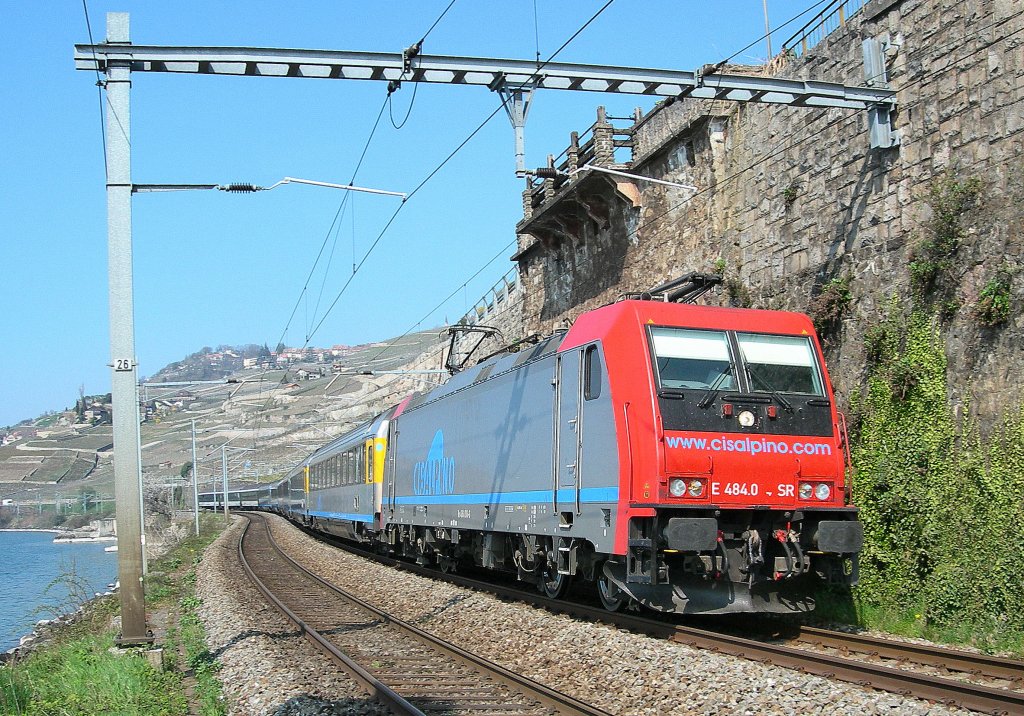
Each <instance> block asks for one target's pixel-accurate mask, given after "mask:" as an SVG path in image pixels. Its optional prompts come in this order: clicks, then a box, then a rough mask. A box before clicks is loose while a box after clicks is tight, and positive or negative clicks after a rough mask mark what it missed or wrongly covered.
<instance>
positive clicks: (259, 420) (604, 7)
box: [253, 0, 614, 445]
mask: <svg viewBox="0 0 1024 716" xmlns="http://www.w3.org/2000/svg"><path fill="white" fill-rule="evenodd" d="M612 2H614V0H607V2H606V3H605V4H604V5H602V6H601V8H600V9H598V10H597V12H595V13H594V14H593V15H592V16H591V17H590V18H589V19H588V20H587V21H586V22H585V23H583V25H582V26H581V27H580V28H579V29H578V30H576V32H574V33H573V34H572V36H570V37H569V39H568V40H566V41H565V42H563V43H562V45H561V46H560V47H559V48H558V49H557V50H555V51H554V52H553V53H552V54H551V55H550V56H549V57H548V59H547V60H546V61H545V62H543V63H541V65H540V66H539V67H538V69H537V72H538V73H539V72H540V70H541V69H543V67H544V66H545V65H547V64H548V63H550V62H551V61H552V60H554V58H555V57H557V56H558V54H559V53H561V52H562V50H564V49H565V48H566V47H568V46H569V44H570V43H571V42H572V41H573V40H574V39H576V38H577V37H578V36H579V35H580V33H582V32H583V30H585V29H586V28H587V27H588V26H590V24H591V23H593V22H594V20H596V19H597V17H599V16H600V15H601V14H602V13H603V12H604V11H605V10H607V9H608V7H609V6H610V5H611V4H612ZM451 4H454V0H453V2H452V3H451ZM451 4H449V6H448V8H446V9H445V12H447V10H448V9H450V7H451ZM443 16H444V13H442V17H443ZM439 21H440V19H439V20H438V21H435V23H434V25H432V26H431V28H430V30H428V32H427V34H429V32H430V31H432V30H433V28H434V27H435V26H436V25H437V22H439ZM425 37H426V35H424V38H425ZM386 102H387V99H385V103H386ZM505 104H506V102H505V100H503V101H502V102H501V104H499V105H498V107H497V108H495V110H494V111H493V112H491V114H490V115H488V116H487V118H486V119H484V120H483V122H481V123H480V124H479V125H478V126H477V127H476V129H474V130H473V131H472V132H471V133H470V134H469V136H468V137H466V139H464V140H463V141H462V142H461V143H460V144H459V145H458V146H457V147H456V148H455V149H454V150H453V151H452V152H451V153H449V155H448V156H447V157H445V159H444V160H442V161H441V163H440V164H438V165H437V166H436V167H435V168H434V169H433V170H432V171H431V172H430V173H429V174H428V175H427V176H426V177H425V178H424V179H423V180H422V181H421V182H420V183H419V184H418V185H417V186H416V187H415V188H414V189H413V190H412V191H411V192H409V194H408V195H407V197H406V201H403V202H402V204H400V205H399V206H398V207H397V208H396V210H395V212H394V213H393V214H392V215H391V217H390V218H389V219H388V221H387V223H386V224H385V226H384V228H383V229H382V230H381V231H380V233H379V234H378V235H377V238H376V239H375V240H374V241H373V243H372V244H371V246H370V248H369V249H368V250H367V251H366V253H365V254H364V255H363V258H362V259H361V260H360V261H359V263H358V264H356V267H355V270H354V271H353V272H352V275H351V276H349V277H348V279H347V280H346V281H345V283H344V285H343V286H342V288H341V290H340V291H339V292H338V294H337V295H336V296H335V298H334V300H333V301H332V302H331V305H330V306H329V307H328V309H327V310H326V311H325V313H324V315H323V317H322V318H321V319H320V321H319V322H318V323H317V324H316V326H315V327H313V329H312V330H311V331H309V334H308V335H307V336H306V338H305V341H304V343H303V348H305V347H306V346H308V345H309V342H310V340H312V338H313V336H314V335H315V334H316V332H317V331H318V330H319V329H320V327H321V326H322V325H323V323H324V321H325V320H326V319H327V317H328V316H329V315H330V313H331V311H332V310H333V309H334V307H335V306H336V305H337V303H338V301H339V300H340V299H341V297H342V296H343V295H344V293H345V291H346V290H347V289H348V287H349V286H350V285H351V283H352V280H353V279H354V278H355V276H356V274H357V273H358V272H359V269H361V268H362V266H363V265H364V264H365V263H366V260H367V259H368V258H369V257H370V255H371V254H372V253H373V250H374V249H375V248H376V247H377V245H378V244H379V243H380V241H381V239H382V238H383V236H384V234H385V233H386V232H387V230H388V229H389V228H390V227H391V225H392V224H393V223H394V221H395V219H396V218H397V217H398V215H399V214H400V213H401V211H402V209H403V208H404V207H405V205H406V204H407V203H408V200H410V199H412V197H413V196H414V195H415V194H417V193H418V192H419V191H420V189H422V188H423V187H424V186H425V185H426V184H427V183H428V182H429V181H430V180H431V179H432V178H433V177H434V176H435V175H436V174H437V173H438V172H439V171H440V170H441V169H442V168H443V167H444V166H445V165H446V164H447V163H448V162H449V161H450V160H451V159H452V158H453V157H454V156H455V155H456V154H457V153H458V152H459V151H460V150H461V149H462V148H463V147H465V146H466V144H467V143H468V142H469V141H470V140H472V139H473V137H474V136H476V135H477V134H478V133H479V132H480V130H482V129H483V128H484V127H485V126H486V125H487V123H489V122H490V121H491V120H492V119H493V118H494V117H495V116H497V114H498V113H499V112H500V111H502V109H504V108H505ZM382 114H383V106H382V108H381V112H380V113H379V114H378V117H377V123H379V121H380V116H381V115H382ZM376 127H377V124H376V123H375V124H374V131H376ZM371 138H372V133H371ZM368 144H369V142H367V145H368ZM364 155H365V148H364ZM353 181H354V179H353ZM339 213H340V209H339ZM503 250H504V249H503ZM322 252H323V247H321V252H320V253H321V254H322ZM318 256H319V255H318ZM492 260H493V259H492ZM489 263H490V262H489ZM313 270H315V264H314V269H313ZM307 283H308V279H307ZM305 290H306V287H305V286H304V287H303V291H305ZM301 301H302V294H300V297H299V299H298V301H297V302H296V306H295V308H293V310H292V316H291V317H289V320H288V323H287V325H286V326H285V330H284V331H283V332H282V336H281V339H282V340H283V338H284V336H285V335H287V330H288V326H289V325H290V324H291V321H292V319H293V318H294V314H295V311H296V310H297V309H298V305H299V303H301ZM280 342H281V341H280V340H279V341H278V343H280ZM269 401H270V398H268V400H267V401H266V403H265V406H266V405H269ZM265 412H266V407H264V408H263V409H261V410H259V411H258V417H257V425H258V426H257V428H256V434H255V435H254V436H253V443H254V445H255V444H256V440H257V439H258V432H259V430H260V427H261V426H262V421H263V416H264V415H265Z"/></svg>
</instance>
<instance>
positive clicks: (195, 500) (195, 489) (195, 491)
mask: <svg viewBox="0 0 1024 716" xmlns="http://www.w3.org/2000/svg"><path fill="white" fill-rule="evenodd" d="M192 504H193V506H194V509H195V513H196V536H197V537H198V536H199V465H198V464H197V463H196V421H195V420H193V421H192Z"/></svg>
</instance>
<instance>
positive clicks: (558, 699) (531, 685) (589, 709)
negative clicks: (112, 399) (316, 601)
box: [239, 513, 609, 716]
mask: <svg viewBox="0 0 1024 716" xmlns="http://www.w3.org/2000/svg"><path fill="white" fill-rule="evenodd" d="M250 514H251V513H250ZM246 516H247V517H248V514H247V515H246ZM247 527H248V526H247ZM267 532H268V536H269V538H270V543H271V546H272V547H273V548H274V549H275V550H276V553H277V555H278V556H280V557H281V558H282V559H283V560H284V561H285V562H287V563H288V565H289V566H291V567H293V568H294V569H296V570H298V571H299V572H301V573H303V574H305V575H306V576H307V577H309V578H310V579H312V580H314V581H315V582H317V583H318V584H320V585H321V586H323V587H326V588H327V589H329V590H331V591H332V592H334V593H336V594H338V595H339V596H340V597H342V598H344V599H346V600H348V601H351V602H352V603H354V604H356V605H358V606H359V607H360V608H362V609H364V610H366V611H367V612H369V613H371V614H373V615H374V616H375V617H376V618H378V619H380V620H381V621H383V622H386V623H387V624H389V625H391V626H394V627H396V628H398V629H399V630H401V631H403V632H405V633H406V634H408V635H411V636H412V637H413V638H415V639H418V640H420V641H422V642H425V643H427V644H428V645H429V646H430V647H432V648H434V649H436V650H438V651H440V652H442V653H444V654H446V655H447V656H449V657H451V658H453V659H455V660H457V661H459V662H461V663H462V664H464V665H466V666H468V667H470V668H471V669H474V670H476V671H478V672H483V673H485V674H486V675H487V676H489V677H491V678H494V679H495V680H497V681H499V682H501V683H503V684H504V685H506V686H508V687H510V688H511V689H513V690H514V691H517V692H519V693H521V694H523V695H525V696H527V697H528V698H530V699H533V700H535V701H537V702H538V703H540V704H542V705H543V706H545V707H547V708H550V709H554V711H555V713H558V714H565V715H566V716H609V715H608V713H607V712H605V711H602V710H600V709H597V708H595V707H593V706H591V705H589V704H586V703H583V702H582V701H579V700H577V699H575V698H573V697H571V696H569V695H567V694H563V693H561V692H560V691H556V690H555V689H551V688H549V687H547V686H545V685H544V684H541V683H539V682H536V681H533V680H532V679H529V678H527V677H525V676H522V675H521V674H517V673H515V672H513V671H510V670H509V669H506V668H505V667H503V666H501V665H499V664H496V663H494V662H492V661H489V660H488V659H485V658H483V657H481V656H478V655H476V654H473V653H471V652H469V651H466V650H465V649H462V648H461V647H459V646H456V645H455V644H452V643H450V642H448V641H445V640H444V639H442V638H440V637H438V636H435V635H434V634H431V633H430V632H427V631H424V630H422V629H420V628H418V627H416V626H414V625H412V624H410V623H408V622H406V621H403V620H401V619H399V618H397V617H395V616H392V615H390V614H388V613H386V612H384V611H382V610H380V609H378V608H376V607H374V606H373V605H372V604H369V603H368V602H365V601H363V600H362V599H360V598H359V597H356V596H355V595H353V594H350V593H348V592H346V591H344V590H342V589H339V588H338V587H337V586H335V585H333V584H331V583H330V582H327V581H325V580H324V579H323V578H321V577H319V576H317V575H316V574H314V573H313V572H311V571H310V570H309V569H307V568H306V567H304V566H303V565H302V564H299V563H298V562H297V561H295V560H294V559H292V557H290V556H289V555H287V554H286V553H285V552H284V551H283V550H281V548H280V547H279V546H278V545H277V543H276V541H275V540H274V538H273V534H272V533H271V532H270V530H269V529H268V531H267ZM239 545H240V546H239V549H241V540H240V541H239ZM306 629H309V627H308V626H307V627H306ZM321 638H322V637H321ZM399 698H401V697H399Z"/></svg>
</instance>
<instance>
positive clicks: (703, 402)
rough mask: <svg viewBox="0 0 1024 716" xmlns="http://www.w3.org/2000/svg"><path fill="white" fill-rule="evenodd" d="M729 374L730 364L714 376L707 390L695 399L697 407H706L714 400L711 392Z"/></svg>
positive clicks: (730, 371)
mask: <svg viewBox="0 0 1024 716" xmlns="http://www.w3.org/2000/svg"><path fill="white" fill-rule="evenodd" d="M730 375H732V366H729V367H728V368H726V369H725V370H724V371H722V372H721V373H719V374H718V377H717V378H715V380H714V381H713V382H712V383H711V385H709V386H708V390H707V392H706V393H704V395H703V396H701V399H700V400H698V401H697V407H698V408H706V407H708V406H709V405H711V404H712V403H713V402H715V399H714V398H713V397H712V393H714V392H715V391H716V390H718V386H719V385H721V383H722V381H723V380H725V379H726V378H728V377H729V376H730Z"/></svg>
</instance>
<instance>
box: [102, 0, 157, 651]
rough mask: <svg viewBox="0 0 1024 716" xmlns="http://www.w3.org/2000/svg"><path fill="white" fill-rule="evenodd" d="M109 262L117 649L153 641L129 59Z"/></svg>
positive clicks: (121, 78) (110, 109)
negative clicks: (147, 585)
mask: <svg viewBox="0 0 1024 716" xmlns="http://www.w3.org/2000/svg"><path fill="white" fill-rule="evenodd" d="M107 43H110V44H123V45H126V46H127V45H129V44H130V41H129V33H128V13H121V12H112V13H107ZM105 84H106V91H107V106H106V115H107V116H106V131H107V157H106V160H107V261H108V273H109V278H108V281H109V284H110V353H111V359H112V365H111V368H113V371H112V373H111V380H110V383H111V393H112V398H113V412H114V416H113V421H114V430H113V432H114V495H115V499H116V509H117V573H118V578H119V579H120V582H121V588H120V591H119V595H120V598H121V636H120V637H119V638H118V640H117V641H118V643H119V644H142V643H149V642H152V641H153V637H152V635H151V634H150V632H149V629H147V627H146V602H145V591H144V588H143V584H142V511H141V510H140V509H139V500H140V499H141V491H140V490H139V470H140V460H139V453H138V447H139V444H138V442H137V438H136V434H137V431H138V429H139V423H138V412H137V410H138V400H137V396H138V393H137V389H136V384H137V382H138V380H137V374H136V365H135V325H134V321H135V311H134V304H133V296H132V169H131V113H130V92H131V58H130V57H129V56H128V55H127V54H126V55H125V56H124V57H118V58H114V57H111V58H110V61H109V62H108V64H107V78H106V83H105Z"/></svg>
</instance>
